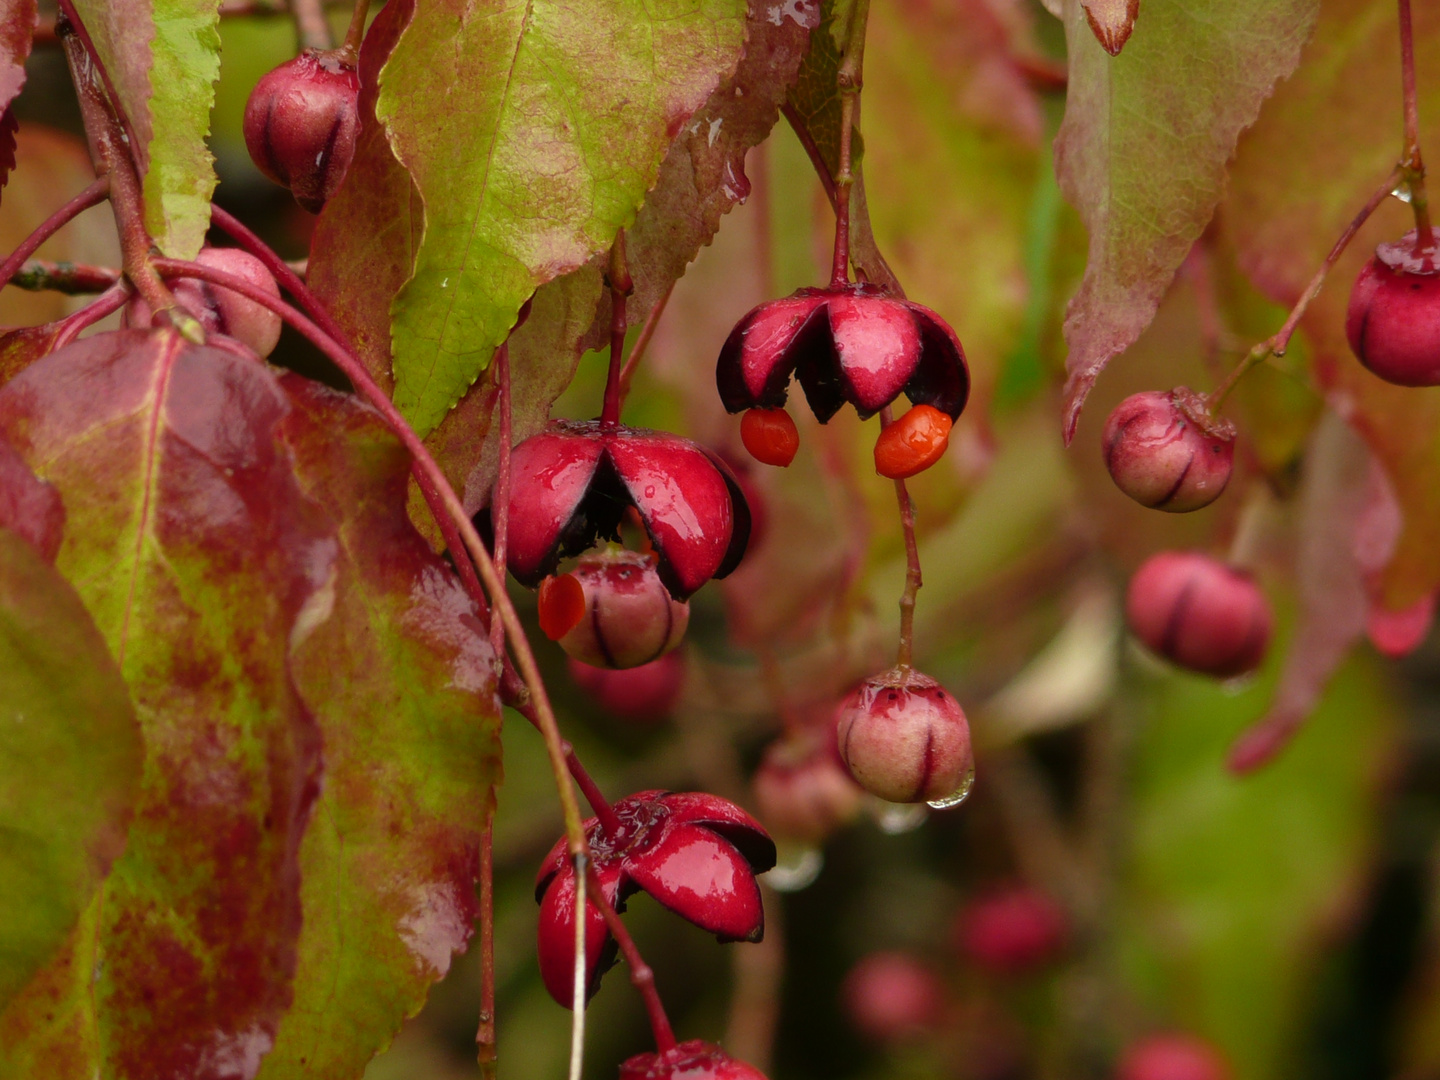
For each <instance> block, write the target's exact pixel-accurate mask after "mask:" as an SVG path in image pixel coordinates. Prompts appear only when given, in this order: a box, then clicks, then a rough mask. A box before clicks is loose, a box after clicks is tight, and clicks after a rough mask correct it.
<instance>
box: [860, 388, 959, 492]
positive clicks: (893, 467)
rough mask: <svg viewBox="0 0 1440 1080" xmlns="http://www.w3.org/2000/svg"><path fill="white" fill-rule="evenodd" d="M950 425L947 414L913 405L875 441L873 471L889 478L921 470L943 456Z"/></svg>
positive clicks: (948, 439)
mask: <svg viewBox="0 0 1440 1080" xmlns="http://www.w3.org/2000/svg"><path fill="white" fill-rule="evenodd" d="M950 426H951V420H950V417H948V416H946V415H945V414H944V413H942V412H941V411H940V410H939V409H934V408H931V407H930V406H929V405H916V406H914V407H913V408H911V409H910V410H909V411H908V412H907V413H906V414H905V415H904V416H902V417H900V419H898V420H896V421H895V422H894V423H893V424H891V425H890V426H889V427H887V428H885V430H883V431H882V432H880V437H879V438H878V439H876V440H875V471H876V472H877V473H879V474H880V475H881V476H884V477H888V478H889V479H891V480H904V479H906V478H907V477H911V476H914V475H915V474H916V473H922V472H924V471H925V470H926V469H928V468H930V466H931V465H934V464H935V462H937V461H939V460H940V459H941V458H942V457H943V456H944V455H945V448H946V447H948V446H949V445H950Z"/></svg>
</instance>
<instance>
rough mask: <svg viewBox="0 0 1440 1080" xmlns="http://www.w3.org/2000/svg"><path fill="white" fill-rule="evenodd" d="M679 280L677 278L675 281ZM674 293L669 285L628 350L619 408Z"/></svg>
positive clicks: (621, 379) (623, 405)
mask: <svg viewBox="0 0 1440 1080" xmlns="http://www.w3.org/2000/svg"><path fill="white" fill-rule="evenodd" d="M676 280H677V281H678V280H679V279H678V278H677V279H676ZM674 292H675V282H674V281H672V282H671V283H670V286H669V288H667V289H666V290H665V295H664V296H662V297H660V299H659V300H658V301H657V302H656V304H655V306H654V307H653V308H651V309H650V314H649V315H647V316H645V325H644V326H642V327H640V336H639V337H637V338H636V339H635V347H634V348H632V349H631V350H630V356H629V358H628V359H626V361H625V367H624V368H623V369H622V370H621V372H620V407H621V408H622V409H623V408H624V407H625V399H626V398H627V397H629V395H630V380H631V379H633V378H635V369H636V368H638V367H639V366H640V361H641V360H642V359H643V358H644V356H645V350H646V349H648V348H649V347H650V339H651V338H652V337H654V336H655V327H657V326H659V325H660V317H661V316H662V315H664V314H665V306H666V305H667V304H669V303H670V296H671V294H673V293H674Z"/></svg>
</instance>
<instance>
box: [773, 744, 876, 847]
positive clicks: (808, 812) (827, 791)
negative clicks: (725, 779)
mask: <svg viewBox="0 0 1440 1080" xmlns="http://www.w3.org/2000/svg"><path fill="white" fill-rule="evenodd" d="M751 785H752V788H753V790H754V792H755V804H756V806H757V807H758V808H759V811H760V820H761V821H763V822H764V823H765V825H766V827H768V828H769V829H770V831H771V833H773V834H774V835H776V836H781V837H785V838H787V839H791V840H799V841H802V842H804V843H811V844H818V843H821V842H823V841H824V840H825V839H826V838H827V837H828V836H829V835H830V834H831V833H832V832H834V831H835V830H836V829H838V828H839V827H841V826H842V825H844V824H846V823H847V822H848V821H850V820H851V819H852V818H854V817H855V816H856V815H857V814H858V813H859V812H860V804H861V800H862V799H863V798H864V792H862V791H861V790H860V789H859V788H858V787H856V786H855V781H853V780H851V779H850V774H849V773H847V772H846V771H845V767H844V765H843V764H842V763H841V761H840V755H839V752H838V750H837V748H836V746H835V729H834V727H833V726H829V727H827V728H824V729H811V730H807V731H801V732H796V733H794V734H792V735H790V736H788V737H787V738H785V739H781V740H779V741H777V742H774V743H771V744H770V746H769V747H768V748H767V749H766V750H765V756H764V758H762V759H761V762H760V768H759V769H757V770H756V772H755V778H754V779H753V780H752V781H751Z"/></svg>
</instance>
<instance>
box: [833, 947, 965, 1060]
mask: <svg viewBox="0 0 1440 1080" xmlns="http://www.w3.org/2000/svg"><path fill="white" fill-rule="evenodd" d="M841 998H842V1001H843V1002H844V1005H845V1013H846V1015H847V1016H849V1018H850V1022H851V1023H853V1024H854V1025H855V1026H856V1027H857V1028H859V1029H860V1031H861V1033H863V1034H864V1035H866V1036H868V1037H869V1038H871V1039H874V1040H875V1041H876V1042H900V1041H903V1040H906V1039H912V1038H914V1037H915V1036H917V1035H923V1034H924V1033H925V1032H926V1031H928V1030H930V1029H931V1028H933V1027H935V1025H936V1024H937V1023H938V1022H939V1020H940V1013H941V1009H942V1007H943V1005H944V1003H945V987H944V986H943V985H942V984H941V982H940V980H939V978H938V977H937V976H936V975H935V973H934V972H933V971H931V970H930V969H929V968H928V967H926V966H925V965H924V964H922V963H920V961H918V960H916V959H915V958H914V957H912V956H907V955H906V954H905V953H902V952H874V953H871V954H870V955H869V956H866V957H865V958H863V959H862V960H861V961H860V962H859V963H858V964H856V965H855V966H854V967H853V968H851V969H850V974H849V975H847V976H845V983H844V985H843V986H842V987H841Z"/></svg>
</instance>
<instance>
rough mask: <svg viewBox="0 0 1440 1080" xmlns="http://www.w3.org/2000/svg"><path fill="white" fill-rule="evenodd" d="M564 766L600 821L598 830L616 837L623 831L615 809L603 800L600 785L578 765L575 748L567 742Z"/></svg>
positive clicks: (583, 767)
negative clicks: (567, 768)
mask: <svg viewBox="0 0 1440 1080" xmlns="http://www.w3.org/2000/svg"><path fill="white" fill-rule="evenodd" d="M565 764H566V765H567V766H568V767H569V769H570V775H571V776H573V777H574V778H575V783H576V784H577V785H578V786H579V788H580V790H581V791H582V792H583V793H584V795H585V799H586V801H587V802H588V803H589V804H590V806H591V808H592V809H593V810H594V811H595V816H596V817H597V818H599V819H600V830H601V831H602V832H603V833H604V834H605V835H606V836H609V837H618V836H619V835H620V833H621V832H622V831H623V830H624V828H625V827H624V826H623V825H622V824H621V823H620V818H619V816H618V815H617V814H616V813H615V808H614V807H613V806H611V805H610V800H609V799H607V798H605V793H604V792H603V791H601V790H600V785H599V784H597V783H595V780H594V778H593V777H591V775H590V774H589V773H588V772H587V771H586V770H585V766H584V765H581V764H580V759H579V758H578V757H576V756H575V748H574V747H573V746H571V745H570V744H569V743H568V742H567V743H566V744H565Z"/></svg>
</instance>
